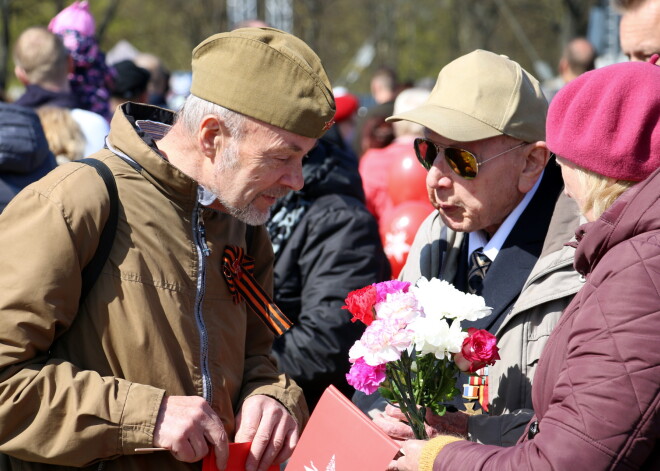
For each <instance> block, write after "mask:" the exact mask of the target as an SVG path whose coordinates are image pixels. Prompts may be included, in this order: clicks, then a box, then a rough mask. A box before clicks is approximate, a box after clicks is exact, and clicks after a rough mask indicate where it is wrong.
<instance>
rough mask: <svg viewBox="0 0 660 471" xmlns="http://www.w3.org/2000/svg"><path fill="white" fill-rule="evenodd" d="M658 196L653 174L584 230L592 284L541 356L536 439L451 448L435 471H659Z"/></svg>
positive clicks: (582, 247)
mask: <svg viewBox="0 0 660 471" xmlns="http://www.w3.org/2000/svg"><path fill="white" fill-rule="evenodd" d="M659 196H660V170H657V171H655V172H654V173H653V174H652V175H651V176H650V177H649V178H647V179H646V180H645V181H643V182H640V183H639V184H637V185H636V186H635V187H634V188H633V189H631V190H629V191H627V192H626V193H624V194H623V195H622V196H621V197H619V198H618V199H617V201H615V203H614V204H613V205H612V207H610V208H609V209H608V210H607V211H606V212H605V214H603V216H601V218H600V219H599V220H597V221H594V222H592V223H589V224H585V225H583V226H581V228H580V229H579V231H578V234H577V235H578V240H579V242H578V247H577V252H576V256H575V266H576V269H577V270H578V271H579V272H580V273H582V274H583V275H585V276H586V277H587V281H586V283H585V286H584V287H583V288H582V289H581V290H580V292H579V293H578V294H577V295H576V297H575V298H574V300H573V302H572V303H571V304H570V305H569V306H568V308H567V309H566V311H565V312H564V314H563V315H562V318H561V320H560V322H559V324H558V325H557V327H556V328H555V330H554V331H553V333H552V335H551V337H550V340H549V341H548V344H547V345H546V347H545V350H544V352H543V355H542V356H541V360H540V363H539V366H538V369H537V372H536V377H535V380H534V388H533V391H532V398H533V402H534V410H535V411H536V414H537V419H538V433H537V434H536V435H535V436H534V437H533V439H529V438H527V437H528V435H530V436H531V435H532V434H531V433H529V434H526V435H525V436H524V438H523V439H522V441H521V442H520V443H519V444H518V445H517V446H514V447H511V448H499V447H495V446H486V445H478V444H476V443H470V442H467V441H459V442H454V443H451V444H449V445H447V446H446V447H444V448H443V449H442V451H441V452H440V453H439V454H438V456H437V457H436V460H435V463H434V469H435V470H443V471H445V470H454V469H456V470H459V469H460V470H470V469H484V470H490V469H492V470H498V471H499V470H517V471H518V470H526V469H530V470H532V469H533V470H535V471H538V470H546V469H547V470H549V469H553V470H568V469H576V470H578V469H579V470H590V471H596V470H636V469H642V470H658V469H660V452H659V451H658V446H657V442H658V437H659V435H660V399H659V395H658V392H659V391H660V346H659V343H660V201H658V198H659ZM533 422H534V420H533V421H532V422H531V423H533Z"/></svg>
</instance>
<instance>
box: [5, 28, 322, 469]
mask: <svg viewBox="0 0 660 471" xmlns="http://www.w3.org/2000/svg"><path fill="white" fill-rule="evenodd" d="M192 69H193V79H192V94H191V96H190V97H189V98H188V99H187V101H186V102H185V105H184V106H183V108H182V109H181V110H180V111H179V112H178V113H177V114H176V115H174V114H173V113H171V112H169V111H167V110H163V109H160V108H156V107H152V106H148V105H142V104H136V103H131V102H128V103H125V104H123V105H122V106H121V107H120V109H119V110H118V111H117V112H116V113H115V115H114V117H113V120H112V123H111V131H110V134H109V136H108V138H107V148H106V149H105V150H103V151H101V152H99V153H97V154H95V155H94V158H95V159H97V160H98V161H100V162H102V163H103V164H105V166H106V167H108V168H109V170H110V171H111V173H112V175H113V176H114V180H115V181H116V187H117V192H118V213H117V215H118V217H117V219H118V220H117V222H116V229H115V230H114V233H113V234H111V238H112V246H111V249H110V251H109V255H108V256H107V258H106V259H104V260H103V261H102V269H101V270H100V275H99V276H98V278H96V279H95V280H91V281H92V282H94V281H95V283H94V284H93V286H92V288H91V290H90V291H89V292H87V293H86V294H81V293H83V291H81V286H85V285H86V284H89V283H90V278H89V276H88V275H89V274H88V272H83V269H84V268H86V267H87V266H88V264H90V261H92V260H94V261H95V262H97V261H98V258H96V257H97V256H98V249H99V246H100V245H103V242H100V240H102V239H101V234H102V230H103V229H104V227H107V226H109V225H110V224H111V221H112V211H111V209H110V208H111V203H110V201H111V200H112V198H111V197H110V196H109V194H110V193H111V192H109V191H107V190H106V186H105V185H104V183H103V180H102V179H101V178H100V177H99V175H97V172H96V171H95V169H93V168H90V166H88V165H84V164H80V163H71V164H67V165H65V166H61V167H59V168H58V169H56V170H55V171H54V172H51V173H50V174H49V175H48V176H46V177H45V178H43V179H42V180H40V181H38V182H37V183H35V184H33V185H32V186H30V187H29V188H28V189H27V190H25V191H23V192H22V193H20V194H19V195H18V196H17V197H16V198H15V200H14V201H12V203H11V204H10V205H9V206H8V207H7V208H6V210H5V211H4V213H3V214H2V216H1V219H0V260H2V270H0V272H1V273H0V293H1V294H0V423H2V427H0V452H2V453H5V454H7V455H9V456H10V460H11V462H12V465H13V466H18V467H20V468H21V469H24V470H52V469H53V470H54V469H70V467H83V466H94V469H103V470H106V471H109V470H119V469H121V470H124V471H125V470H135V471H137V470H141V471H143V470H150V469H153V470H159V471H162V470H168V471H171V470H193V469H200V465H199V463H196V464H193V463H195V462H197V461H199V460H201V459H202V458H204V457H205V456H206V455H207V454H209V453H210V452H215V456H216V464H217V466H218V468H220V469H224V467H225V464H226V461H227V458H228V453H229V447H228V442H234V441H235V442H252V445H251V449H250V454H249V456H248V458H247V462H246V465H245V467H246V469H248V470H250V471H256V470H259V471H265V470H266V469H267V468H268V466H270V465H271V464H273V463H274V464H277V463H281V462H283V461H285V460H286V459H287V458H288V457H289V455H290V454H291V452H292V448H293V447H294V446H295V445H296V442H297V440H298V436H299V434H300V430H301V427H302V426H303V425H304V423H305V420H306V419H307V416H308V412H307V407H306V405H305V402H304V399H303V395H302V392H301V390H300V388H299V387H298V386H296V385H295V383H293V382H292V381H291V380H290V379H289V378H287V377H286V376H284V375H280V374H278V371H277V366H276V364H275V362H274V360H273V359H272V357H271V356H270V351H271V345H272V342H273V339H274V337H275V336H276V335H280V334H282V333H283V332H284V331H285V330H286V329H287V328H288V327H289V322H288V320H287V319H286V317H285V316H284V315H283V314H282V313H281V312H280V311H279V309H278V308H277V306H275V305H274V304H273V303H272V302H271V301H270V295H271V288H272V287H271V285H272V258H273V252H272V246H271V244H270V241H269V239H268V234H267V232H266V230H265V228H264V227H263V226H262V224H263V223H264V222H265V221H266V220H267V219H268V216H269V208H270V206H271V205H272V204H273V203H275V201H276V200H277V198H279V197H281V196H283V195H284V194H286V193H287V192H289V191H291V190H298V189H300V188H301V187H302V184H303V176H302V159H303V157H304V156H305V154H307V152H308V151H309V150H310V149H311V148H312V147H313V146H314V144H315V142H316V140H317V139H318V138H319V137H320V136H321V135H322V134H323V133H324V132H325V130H326V129H328V127H329V126H330V125H331V124H332V119H333V115H334V112H335V106H334V98H333V95H332V92H331V86H330V83H329V81H328V78H327V76H326V73H325V72H324V70H323V67H322V65H321V63H320V60H319V58H318V57H317V56H316V54H315V53H314V52H313V51H312V50H311V49H310V48H309V47H308V46H307V45H306V44H305V43H303V42H302V41H300V40H299V39H297V38H295V37H294V36H291V35H289V34H287V33H283V32H281V31H278V30H274V29H258V28H246V29H241V30H236V31H233V32H230V33H222V34H217V35H214V36H212V37H210V38H208V39H206V40H205V41H203V42H202V43H201V44H200V45H199V46H197V48H196V49H195V50H194V51H193V57H192ZM99 173H101V172H99ZM95 254H96V256H95ZM153 448H159V449H163V450H153ZM145 449H146V450H145ZM89 469H92V468H89Z"/></svg>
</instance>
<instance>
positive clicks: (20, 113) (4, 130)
mask: <svg viewBox="0 0 660 471" xmlns="http://www.w3.org/2000/svg"><path fill="white" fill-rule="evenodd" d="M56 166H57V162H56V161H55V156H54V155H53V154H52V152H50V150H48V142H47V141H46V135H45V134H44V131H43V128H42V127H41V121H39V116H38V115H37V114H36V113H35V112H34V111H33V110H31V109H29V108H25V107H23V106H19V105H14V104H8V103H0V212H2V211H3V210H4V209H5V206H7V203H9V200H11V199H12V198H13V197H14V195H16V193H18V192H19V191H21V190H22V189H23V188H24V187H26V186H27V185H29V184H30V183H32V182H33V181H36V180H38V179H40V178H41V177H43V176H44V175H46V174H47V173H48V172H50V171H51V170H52V169H54V168H55V167H56Z"/></svg>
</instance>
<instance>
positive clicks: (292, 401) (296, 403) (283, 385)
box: [241, 374, 309, 433]
mask: <svg viewBox="0 0 660 471" xmlns="http://www.w3.org/2000/svg"><path fill="white" fill-rule="evenodd" d="M279 379H280V382H279V383H278V384H276V385H261V386H256V387H254V388H252V389H251V390H249V391H246V394H245V397H243V398H242V399H241V404H242V403H243V402H244V401H245V399H247V398H248V397H251V396H256V395H259V394H263V395H264V396H268V397H271V398H273V399H275V400H276V401H278V402H279V403H280V404H282V405H283V406H284V407H285V408H286V409H287V410H288V411H289V414H291V416H292V417H293V419H294V420H295V421H296V423H297V424H298V431H299V432H301V433H302V430H303V428H304V427H305V425H306V424H307V421H308V420H309V410H308V408H307V403H306V402H305V396H304V395H303V392H302V389H300V387H299V386H298V385H296V384H295V383H294V382H293V381H292V380H290V379H289V378H288V377H287V376H286V375H284V374H280V376H279Z"/></svg>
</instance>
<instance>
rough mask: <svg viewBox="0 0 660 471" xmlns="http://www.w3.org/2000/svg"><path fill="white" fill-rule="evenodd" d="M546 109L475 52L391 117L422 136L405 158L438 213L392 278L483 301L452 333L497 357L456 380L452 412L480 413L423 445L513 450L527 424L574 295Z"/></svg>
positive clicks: (458, 418) (442, 420)
mask: <svg viewBox="0 0 660 471" xmlns="http://www.w3.org/2000/svg"><path fill="white" fill-rule="evenodd" d="M547 109H548V105H547V102H546V99H545V98H544V96H543V94H542V93H541V88H540V86H539V83H538V81H537V80H536V79H535V78H534V77H533V76H532V75H530V74H529V73H528V72H527V71H525V70H524V69H523V68H522V67H520V65H519V64H518V63H516V62H514V61H512V60H510V59H508V58H507V57H505V56H500V55H497V54H494V53H492V52H488V51H483V50H477V51H474V52H472V53H470V54H467V55H465V56H462V57H460V58H458V59H456V60H454V61H453V62H451V63H449V64H448V65H447V66H445V67H444V68H443V69H442V70H441V72H440V74H439V76H438V81H437V83H436V85H435V87H434V89H433V91H432V92H431V95H430V96H429V99H428V100H427V102H426V103H424V104H423V105H421V106H419V107H418V108H416V109H413V110H410V111H408V112H405V113H402V114H399V115H396V116H394V117H392V118H390V119H391V120H407V121H411V122H414V123H418V124H421V125H422V126H424V128H425V137H422V138H418V139H416V140H415V143H414V148H415V152H416V154H417V158H418V159H419V162H420V165H423V166H424V168H426V169H427V170H428V175H427V178H426V187H427V190H428V194H429V199H430V201H431V203H432V204H433V206H434V207H435V208H436V209H437V211H434V212H433V213H432V214H431V215H429V217H428V218H427V220H426V221H425V222H424V223H423V224H422V225H421V227H420V229H419V231H418V232H417V235H416V238H415V241H414V243H413V246H412V247H411V250H410V254H409V256H408V260H407V262H406V265H405V266H404V268H403V270H402V272H401V274H400V278H402V279H404V280H407V281H416V280H417V279H418V278H419V277H420V276H426V277H427V278H430V277H437V278H441V279H444V280H447V281H448V282H450V283H453V284H454V285H455V286H456V287H457V288H459V289H461V290H463V291H465V292H467V293H473V294H478V295H481V296H483V297H484V299H485V301H486V305H487V306H490V307H492V314H491V315H489V316H488V317H486V318H484V319H480V320H478V321H475V322H462V323H461V326H462V327H463V328H467V327H476V328H480V329H487V330H488V331H490V332H491V333H492V334H494V335H496V336H497V342H498V346H499V349H500V350H499V353H500V357H501V358H500V360H498V361H496V362H495V365H494V366H491V367H489V368H487V369H482V370H481V371H479V372H478V374H479V376H480V377H467V376H465V375H461V376H460V377H459V378H458V384H457V387H458V388H459V389H460V390H461V391H462V393H463V394H462V395H463V397H462V398H461V400H460V401H457V402H458V403H457V404H454V406H456V407H457V408H458V409H459V410H461V409H462V410H465V409H467V410H468V411H471V410H472V411H474V410H478V411H479V412H485V413H479V414H471V415H468V414H466V413H463V412H456V413H453V414H452V413H449V414H446V415H445V416H443V417H431V418H430V422H431V424H432V425H435V427H431V426H429V429H430V430H429V433H430V434H431V435H435V434H438V433H440V434H442V433H447V432H451V433H454V434H457V435H462V436H464V437H466V438H469V439H471V440H473V441H478V442H482V443H488V444H497V445H500V446H501V445H513V444H515V443H516V441H517V439H518V438H519V437H520V436H521V434H522V433H523V430H524V428H525V426H526V424H527V422H528V421H529V420H530V418H531V416H532V414H533V412H532V410H531V409H532V397H531V387H532V381H533V377H534V371H535V370H536V367H537V364H538V360H539V357H540V354H541V351H542V350H543V347H544V345H545V343H546V341H547V339H548V336H549V335H550V331H551V330H552V329H553V327H554V326H555V325H556V323H557V320H558V319H559V316H560V314H561V312H562V310H563V309H564V307H566V305H567V304H568V302H569V301H570V299H571V298H572V296H573V295H574V294H575V293H576V292H577V291H578V289H579V288H580V287H581V285H582V283H581V281H580V279H579V275H578V274H577V272H575V271H574V270H573V267H572V263H573V253H574V249H573V248H572V247H567V246H565V245H564V244H565V243H566V242H568V241H569V240H570V239H571V238H572V236H573V233H574V230H575V229H576V228H577V227H578V225H579V212H578V210H577V207H576V206H575V204H574V203H573V202H572V201H571V200H570V199H568V198H567V197H566V196H565V195H561V190H562V186H563V185H562V180H561V175H560V172H559V169H558V167H557V166H556V165H555V164H554V163H551V164H550V165H547V164H548V162H549V161H550V160H551V154H550V151H549V150H548V147H547V146H546V143H545V118H546V113H547ZM560 195H561V196H560ZM441 301H442V300H438V302H441ZM480 409H481V410H480ZM388 411H389V412H391V414H394V415H396V413H395V411H393V410H392V409H391V408H388ZM486 411H487V412H486ZM388 419H392V417H390V416H387V415H386V416H384V417H379V418H378V423H379V424H381V426H382V427H383V428H384V429H386V430H387V431H388V432H390V433H391V434H393V435H396V434H400V435H405V434H407V433H409V431H408V430H406V429H405V428H404V427H402V426H401V424H400V422H399V421H395V420H388Z"/></svg>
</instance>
